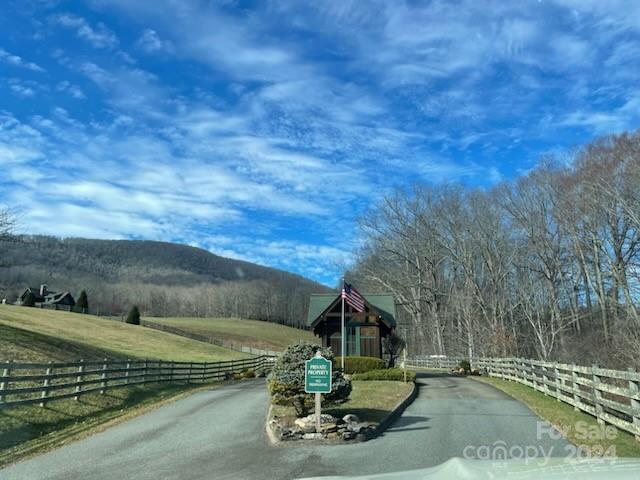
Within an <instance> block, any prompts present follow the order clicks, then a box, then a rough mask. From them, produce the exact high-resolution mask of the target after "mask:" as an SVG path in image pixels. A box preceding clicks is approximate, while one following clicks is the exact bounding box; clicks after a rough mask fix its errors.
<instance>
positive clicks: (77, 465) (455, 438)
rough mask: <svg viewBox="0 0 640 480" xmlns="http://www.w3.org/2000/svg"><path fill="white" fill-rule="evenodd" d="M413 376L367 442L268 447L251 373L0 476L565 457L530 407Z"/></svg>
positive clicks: (465, 383)
mask: <svg viewBox="0 0 640 480" xmlns="http://www.w3.org/2000/svg"><path fill="white" fill-rule="evenodd" d="M418 381H419V386H420V393H419V395H418V397H417V398H416V400H415V401H414V402H413V403H412V404H411V405H410V406H409V407H408V408H407V409H406V410H405V413H404V414H403V415H402V417H400V418H399V419H398V420H397V421H396V423H395V424H394V425H392V427H391V428H390V429H389V430H387V431H386V432H385V433H384V435H382V436H380V437H378V438H376V439H374V440H371V441H369V442H364V443H359V444H353V445H315V446H309V445H303V446H300V445H296V446H278V447H273V446H271V445H270V444H269V443H268V440H267V438H266V434H265V432H264V420H265V414H266V408H267V407H266V405H267V395H266V389H265V386H264V382H263V381H260V380H255V381H251V382H246V383H239V384H235V385H230V386H227V387H223V388H218V389H212V390H210V391H203V392H199V393H196V394H194V395H192V396H190V397H188V398H185V399H183V400H180V401H178V402H175V403H172V404H168V405H165V406H164V407H162V408H160V409H158V410H155V411H153V412H150V413H147V414H145V415H142V416H140V417H137V418H135V419H133V420H131V421H129V422H126V423H123V424H120V425H118V426H115V427H113V428H111V429H109V430H107V431H105V432H103V433H100V434H97V435H95V436H93V437H90V438H87V439H85V440H81V441H79V442H76V443H72V444H70V445H67V446H65V447H63V448H60V449H58V450H55V451H53V452H50V453H47V454H44V455H41V456H39V457H36V458H33V459H31V460H28V461H25V462H21V463H18V464H16V465H14V466H12V467H9V468H7V469H4V470H0V479H2V480H27V479H38V480H41V479H56V480H58V479H80V478H81V479H83V480H89V479H101V480H103V479H105V480H106V479H109V480H126V479H153V480H158V479H182V480H187V479H216V480H221V479H233V480H238V479H252V480H257V479H269V480H271V479H291V478H298V477H309V476H317V475H355V474H372V473H382V472H389V471H397V470H409V469H416V468H422V467H428V466H433V465H437V464H439V463H442V462H444V461H446V460H448V459H449V458H451V457H454V456H457V457H462V456H464V455H465V454H466V455H467V456H469V455H474V454H479V456H483V455H487V454H488V453H489V452H490V451H492V450H490V449H491V448H493V447H496V446H500V445H506V447H507V449H512V453H513V455H515V456H518V455H520V449H519V448H518V447H520V448H522V449H528V450H529V454H533V449H536V451H537V452H538V455H540V454H541V451H540V448H543V449H544V453H545V454H546V453H548V452H550V451H551V453H552V455H554V456H564V455H565V454H566V452H565V448H566V447H567V446H568V444H567V443H566V442H565V441H564V440H553V439H551V438H550V437H549V436H547V435H544V436H543V438H542V439H538V438H537V437H538V435H537V431H538V428H537V427H538V425H537V422H538V421H540V419H539V418H538V417H537V416H536V415H535V414H533V413H532V412H531V411H530V410H529V409H528V408H526V407H525V406H524V405H522V404H520V403H519V402H516V401H514V400H513V399H511V398H510V397H508V396H506V395H504V394H503V393H502V392H500V391H499V390H497V389H495V388H493V387H491V386H489V385H486V384H482V383H479V382H476V381H473V380H470V379H465V378H459V377H448V376H429V375H424V376H421V377H420V378H419V379H418ZM549 428H550V427H549ZM495 442H504V443H498V444H496V443H495ZM477 447H481V448H480V449H478V448H477ZM496 448H497V447H496ZM465 449H466V450H465Z"/></svg>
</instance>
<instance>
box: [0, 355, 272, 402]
mask: <svg viewBox="0 0 640 480" xmlns="http://www.w3.org/2000/svg"><path fill="white" fill-rule="evenodd" d="M272 364H273V357H271V356H266V355H264V356H259V357H253V358H247V359H241V360H230V361H224V362H173V361H163V360H110V359H104V360H103V361H90V362H84V361H80V362H73V363H52V362H50V363H18V362H5V363H4V364H0V372H1V373H2V376H0V409H5V408H10V407H15V406H20V405H29V404H39V405H40V406H42V407H44V406H45V404H46V403H47V402H52V401H55V400H62V399H68V398H73V399H75V400H78V399H79V398H80V396H81V395H85V394H87V393H92V392H100V393H101V394H104V393H105V392H106V391H107V390H110V389H113V388H119V387H126V386H130V385H144V384H148V383H158V382H166V383H205V382H210V381H219V380H225V379H226V378H227V377H228V376H229V375H232V374H234V373H241V372H242V371H244V370H247V369H253V370H256V371H258V370H263V371H268V370H270V369H271V366H272Z"/></svg>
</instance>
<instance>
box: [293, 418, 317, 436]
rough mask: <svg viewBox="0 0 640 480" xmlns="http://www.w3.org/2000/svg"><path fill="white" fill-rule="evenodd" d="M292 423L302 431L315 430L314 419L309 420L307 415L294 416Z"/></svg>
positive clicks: (311, 431) (310, 431) (309, 431)
mask: <svg viewBox="0 0 640 480" xmlns="http://www.w3.org/2000/svg"><path fill="white" fill-rule="evenodd" d="M294 423H295V424H296V426H298V427H299V428H300V430H302V432H303V433H314V432H315V431H316V424H315V421H313V422H309V420H308V419H307V417H305V418H296V421H295V422H294Z"/></svg>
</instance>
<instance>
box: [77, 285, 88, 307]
mask: <svg viewBox="0 0 640 480" xmlns="http://www.w3.org/2000/svg"><path fill="white" fill-rule="evenodd" d="M76 307H77V308H78V309H80V311H81V312H82V311H84V310H89V299H88V298H87V291H86V290H82V291H81V292H80V297H78V301H77V302H76Z"/></svg>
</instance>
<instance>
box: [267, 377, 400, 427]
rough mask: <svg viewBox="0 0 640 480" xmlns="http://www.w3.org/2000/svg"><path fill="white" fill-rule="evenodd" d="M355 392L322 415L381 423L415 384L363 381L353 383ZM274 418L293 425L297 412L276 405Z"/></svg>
mask: <svg viewBox="0 0 640 480" xmlns="http://www.w3.org/2000/svg"><path fill="white" fill-rule="evenodd" d="M352 385H353V390H352V391H351V395H350V396H349V400H347V401H346V402H345V403H343V404H341V405H339V406H336V407H329V408H327V409H326V410H325V409H323V410H322V413H329V414H331V415H333V416H334V417H337V418H341V417H343V416H345V415H346V414H347V413H353V414H355V415H357V416H358V418H359V419H360V421H362V422H371V423H379V422H380V421H381V420H382V419H383V418H384V417H386V416H387V415H388V414H389V413H391V411H392V410H393V408H394V407H395V406H396V405H397V404H398V403H400V402H401V401H402V400H404V399H405V397H406V396H407V395H408V394H409V392H411V389H412V388H413V383H403V382H390V381H371V382H370V381H361V380H354V381H353V382H352ZM271 414H272V416H278V417H286V418H287V419H288V420H291V422H290V423H293V420H295V410H294V409H293V407H288V406H282V405H274V406H273V409H272V412H271Z"/></svg>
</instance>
